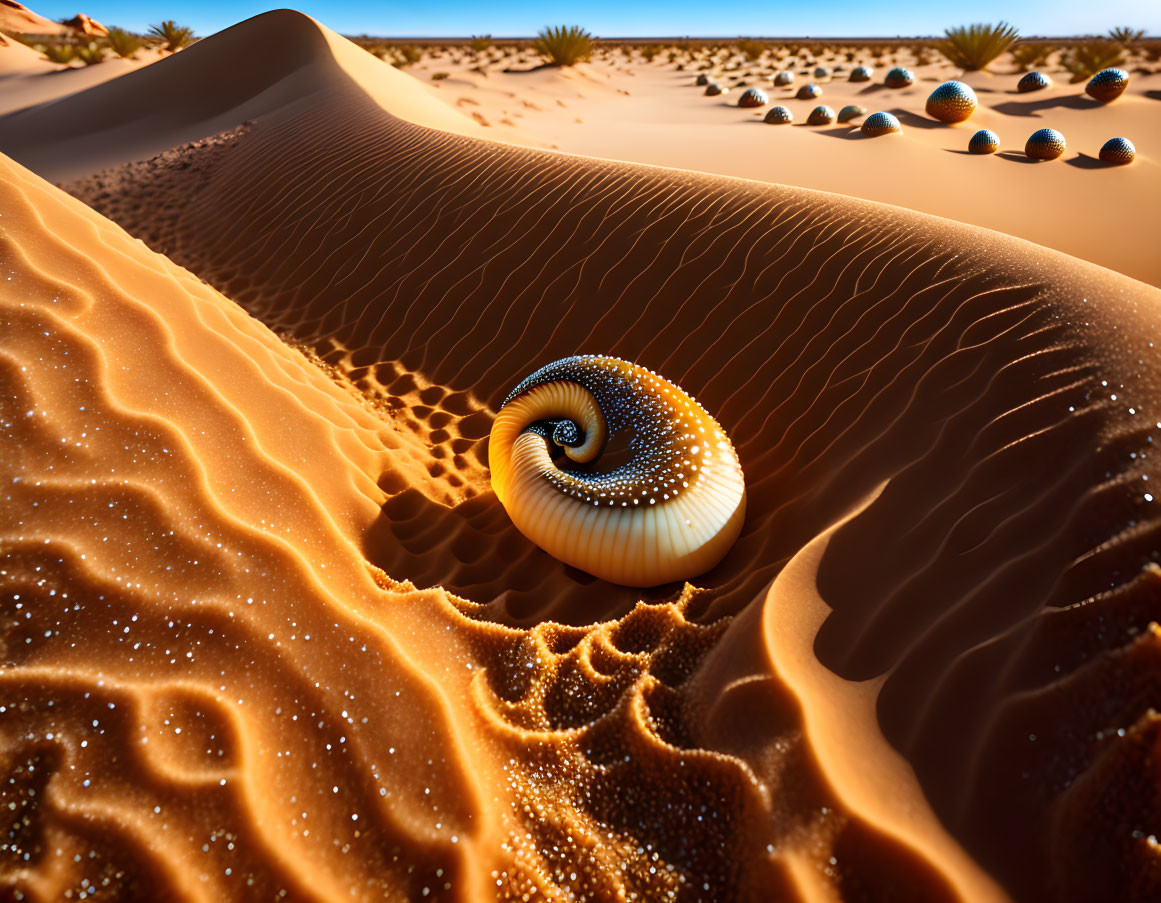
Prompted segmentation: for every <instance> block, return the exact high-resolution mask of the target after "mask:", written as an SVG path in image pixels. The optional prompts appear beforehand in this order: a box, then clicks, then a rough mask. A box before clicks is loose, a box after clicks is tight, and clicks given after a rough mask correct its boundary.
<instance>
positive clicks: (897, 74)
mask: <svg viewBox="0 0 1161 903" xmlns="http://www.w3.org/2000/svg"><path fill="white" fill-rule="evenodd" d="M914 81H915V75H914V74H913V73H912V72H911V70H910V69H904V68H903V67H902V66H896V67H895V68H894V69H892V70H891V71H890V72H888V73H887V77H886V78H885V79H883V84H884V85H886V86H887V87H888V88H906V87H908V86H909V85H911V83H912V82H914Z"/></svg>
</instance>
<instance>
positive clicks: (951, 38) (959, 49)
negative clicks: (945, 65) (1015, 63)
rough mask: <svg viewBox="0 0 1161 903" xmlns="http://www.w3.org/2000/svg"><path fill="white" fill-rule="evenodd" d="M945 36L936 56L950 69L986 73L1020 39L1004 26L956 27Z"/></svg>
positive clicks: (1014, 30) (1010, 28)
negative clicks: (941, 55)
mask: <svg viewBox="0 0 1161 903" xmlns="http://www.w3.org/2000/svg"><path fill="white" fill-rule="evenodd" d="M944 34H946V35H947V38H946V39H945V40H943V41H941V42H940V44H939V52H940V53H942V54H943V55H944V56H945V57H947V58H948V60H949V61H950V62H951V63H952V65H955V66H959V68H961V69H964V70H966V71H968V72H973V71H975V70H977V69H987V68H988V64H989V63H990V62H992V60H994V59H995V58H996V57H998V56H999V55H1000V54H1001V53H1003V52H1004V51H1005V50H1007V49H1008V48H1009V47H1010V46H1011V45H1012V42H1013V41H1015V40H1016V38H1017V37H1018V36H1019V33H1018V32H1017V31H1016V29H1015V28H1013V27H1012V26H1011V25H1009V24H1008V23H1007V22H1001V23H1000V24H999V25H988V24H985V23H977V24H975V25H957V26H956V27H955V28H948V29H947V30H946V31H945V32H944Z"/></svg>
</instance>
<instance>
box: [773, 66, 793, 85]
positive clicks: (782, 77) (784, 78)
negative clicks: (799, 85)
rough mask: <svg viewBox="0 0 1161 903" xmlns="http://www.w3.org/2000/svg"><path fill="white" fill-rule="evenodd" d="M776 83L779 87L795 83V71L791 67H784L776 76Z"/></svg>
mask: <svg viewBox="0 0 1161 903" xmlns="http://www.w3.org/2000/svg"><path fill="white" fill-rule="evenodd" d="M774 84H775V86H777V87H779V88H785V87H786V86H787V85H793V84H794V73H793V72H791V71H790V70H789V69H783V70H782V71H781V72H779V73H778V74H777V75H775V76H774Z"/></svg>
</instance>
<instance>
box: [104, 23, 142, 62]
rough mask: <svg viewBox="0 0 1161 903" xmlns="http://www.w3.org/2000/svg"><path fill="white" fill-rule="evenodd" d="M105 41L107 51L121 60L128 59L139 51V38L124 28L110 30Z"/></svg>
mask: <svg viewBox="0 0 1161 903" xmlns="http://www.w3.org/2000/svg"><path fill="white" fill-rule="evenodd" d="M105 40H106V41H108V44H109V49H110V50H112V51H113V52H114V53H115V54H117V56H119V57H121V58H122V59H126V60H127V59H129V58H130V57H132V56H133V54H135V53H136V52H137V51H138V50H140V49H141V38H140V37H138V36H137V35H135V34H133V33H132V32H130V31H126V30H125V29H124V28H116V27H114V28H110V29H109V34H108V36H107V37H106V39H105Z"/></svg>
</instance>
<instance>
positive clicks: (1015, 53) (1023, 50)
mask: <svg viewBox="0 0 1161 903" xmlns="http://www.w3.org/2000/svg"><path fill="white" fill-rule="evenodd" d="M1055 49H1056V48H1055V47H1053V46H1052V45H1051V44H1025V43H1020V44H1017V45H1016V46H1015V47H1013V48H1012V62H1014V63H1015V64H1016V70H1017V71H1018V72H1027V71H1028V70H1030V69H1035V68H1036V67H1037V66H1043V65H1044V64H1045V63H1047V62H1048V58H1049V57H1050V56H1052V52H1053V51H1054V50H1055Z"/></svg>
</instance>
